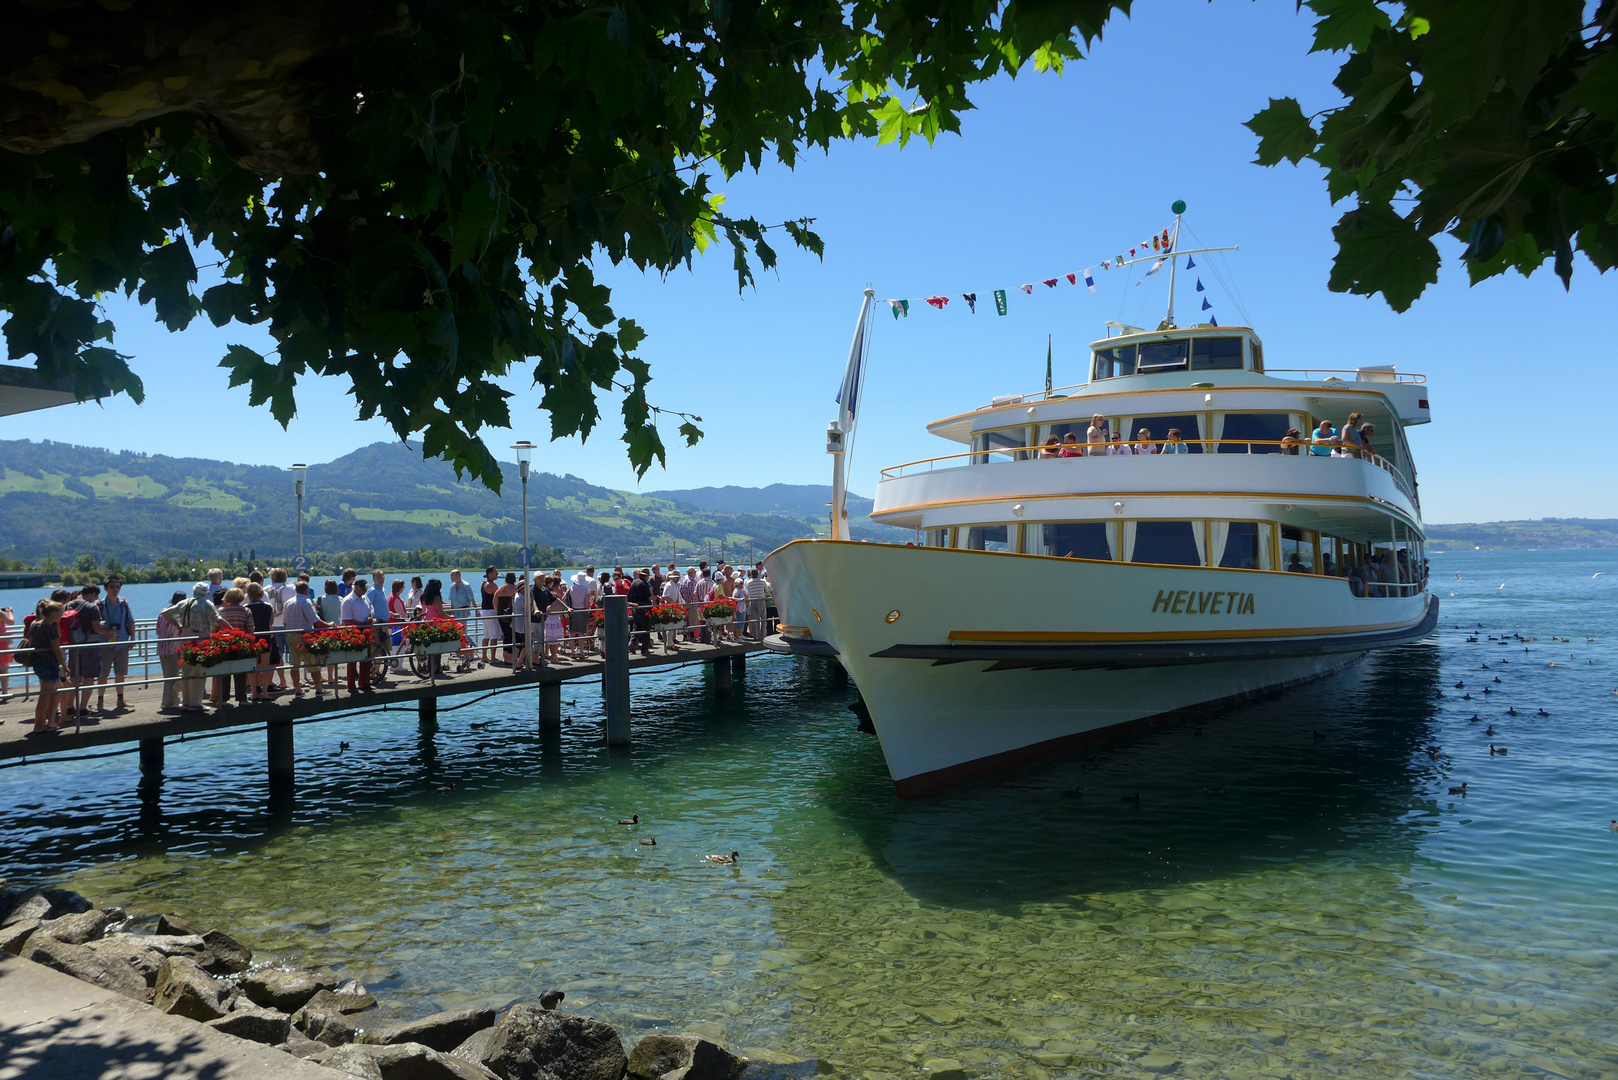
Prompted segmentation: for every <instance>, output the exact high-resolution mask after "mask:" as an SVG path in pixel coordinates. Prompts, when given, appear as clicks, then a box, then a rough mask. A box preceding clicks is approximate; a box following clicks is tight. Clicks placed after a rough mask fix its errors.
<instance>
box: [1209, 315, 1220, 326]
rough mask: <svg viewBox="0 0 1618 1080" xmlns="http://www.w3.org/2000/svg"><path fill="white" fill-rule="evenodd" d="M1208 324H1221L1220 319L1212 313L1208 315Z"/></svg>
mask: <svg viewBox="0 0 1618 1080" xmlns="http://www.w3.org/2000/svg"><path fill="white" fill-rule="evenodd" d="M1208 325H1209V326H1218V325H1219V320H1218V319H1216V318H1214V317H1213V316H1212V315H1210V316H1208Z"/></svg>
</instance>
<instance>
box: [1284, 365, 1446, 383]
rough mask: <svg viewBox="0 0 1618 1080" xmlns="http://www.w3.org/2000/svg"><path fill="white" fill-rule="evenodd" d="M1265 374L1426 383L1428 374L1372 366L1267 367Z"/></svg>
mask: <svg viewBox="0 0 1618 1080" xmlns="http://www.w3.org/2000/svg"><path fill="white" fill-rule="evenodd" d="M1261 374H1264V375H1287V376H1298V377H1299V378H1298V381H1300V382H1359V383H1367V382H1369V383H1425V382H1426V381H1427V376H1425V375H1423V374H1421V373H1420V372H1415V371H1381V370H1377V369H1372V368H1365V369H1363V370H1362V369H1360V368H1265V369H1264V371H1263V372H1261Z"/></svg>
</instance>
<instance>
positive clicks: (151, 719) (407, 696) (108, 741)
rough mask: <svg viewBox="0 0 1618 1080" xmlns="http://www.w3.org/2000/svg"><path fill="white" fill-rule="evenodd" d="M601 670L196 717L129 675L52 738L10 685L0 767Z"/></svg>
mask: <svg viewBox="0 0 1618 1080" xmlns="http://www.w3.org/2000/svg"><path fill="white" fill-rule="evenodd" d="M763 651H764V646H762V645H759V644H756V643H753V642H746V643H727V644H724V645H692V644H682V645H681V646H680V648H679V651H678V652H672V653H671V652H666V651H664V649H663V648H662V647H661V646H658V647H654V648H653V649H652V653H651V655H650V656H641V655H639V654H638V653H631V654H630V657H629V668H630V672H631V673H632V674H633V673H634V672H637V671H645V670H658V669H667V668H672V667H676V666H679V665H682V664H691V663H698V662H709V661H715V660H729V659H731V658H732V657H737V656H748V655H751V654H753V653H757V652H763ZM446 659H450V658H448V657H446ZM605 667H606V665H605V663H604V662H603V661H602V660H601V659H599V658H596V659H592V660H578V661H573V660H563V661H560V662H558V663H555V664H551V665H548V666H545V667H541V668H540V669H539V670H538V671H531V672H530V671H523V672H519V673H517V674H515V675H514V674H512V673H511V670H510V669H509V668H504V667H486V668H482V669H477V668H474V669H473V670H472V671H470V672H468V673H467V674H465V675H457V676H454V677H453V678H448V679H440V680H439V681H438V683H437V684H436V685H435V684H433V683H430V682H428V681H427V680H425V679H417V678H415V677H414V676H411V675H404V676H400V675H394V676H391V677H390V681H389V686H388V688H387V689H385V690H378V691H375V692H373V693H370V694H356V695H352V696H351V695H349V693H348V692H347V691H346V690H345V691H343V692H342V693H341V694H339V695H336V696H333V695H332V693H331V692H330V690H328V691H327V694H326V696H325V697H324V698H320V699H316V698H315V697H313V696H306V697H302V698H295V697H292V696H291V695H283V696H281V697H279V698H277V699H276V700H275V701H273V702H271V703H269V704H247V705H235V704H232V705H226V706H222V707H220V708H212V707H210V708H209V709H208V710H207V711H206V712H204V713H200V714H198V713H185V714H182V713H163V712H159V711H158V705H159V704H160V703H161V701H162V687H161V685H160V684H158V683H157V682H155V681H154V682H153V683H152V684H151V685H150V686H148V687H146V688H144V689H143V688H142V686H141V679H140V677H139V676H135V677H131V678H130V679H128V680H127V681H126V682H125V683H124V699H125V701H126V703H127V704H128V705H129V706H130V709H129V711H127V712H123V713H118V714H115V715H108V716H100V717H90V718H89V720H88V722H86V723H85V724H83V725H82V726H80V727H79V728H78V729H77V730H75V729H74V727H73V726H72V725H71V724H69V725H68V726H67V727H64V728H62V730H61V731H59V732H57V733H56V734H54V735H39V736H33V735H30V734H29V732H30V731H32V729H33V726H34V721H33V716H34V702H35V699H34V698H32V697H30V698H29V699H28V700H26V701H24V700H23V697H22V693H21V690H20V686H21V681H22V680H21V679H18V678H14V679H13V680H12V686H13V694H12V699H11V701H9V702H7V703H6V704H4V705H0V760H4V759H8V758H22V757H43V756H46V755H49V754H60V753H65V752H69V751H75V750H86V749H90V748H94V747H102V746H111V745H116V744H118V743H128V742H136V741H139V740H141V739H155V738H176V737H180V736H184V735H190V734H195V733H198V732H204V731H218V730H220V729H222V728H232V727H244V728H245V727H252V726H255V725H258V724H263V723H265V722H267V721H270V720H306V719H308V718H310V717H318V716H321V715H324V714H333V717H334V719H335V717H336V715H337V714H341V713H345V712H350V711H354V710H358V709H369V708H372V707H374V706H377V705H390V704H391V705H397V704H407V703H410V702H414V701H419V700H421V699H422V698H432V697H438V698H443V697H451V696H454V697H459V696H461V695H465V694H478V693H484V692H486V691H489V690H505V689H511V688H514V687H520V686H532V687H534V688H535V689H536V690H537V689H538V687H540V686H542V685H544V684H547V683H564V682H573V681H576V680H580V679H590V678H600V677H601V675H602V673H603V672H604V670H605ZM342 675H343V671H342V668H341V667H339V669H338V681H339V683H340V684H341V683H342ZM154 676H155V669H154ZM115 700H117V692H116V691H115V690H114V689H113V686H112V684H111V683H110V682H109V683H108V684H107V702H108V704H109V705H110V704H111V703H112V702H114V701H115ZM94 703H95V696H94V694H92V695H91V704H92V705H94Z"/></svg>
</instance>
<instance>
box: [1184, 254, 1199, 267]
mask: <svg viewBox="0 0 1618 1080" xmlns="http://www.w3.org/2000/svg"><path fill="white" fill-rule="evenodd" d="M1196 265H1197V263H1196V260H1195V259H1193V258H1191V256H1189V255H1187V256H1186V257H1185V268H1186V269H1187V270H1190V269H1191V268H1192V267H1194V266H1196Z"/></svg>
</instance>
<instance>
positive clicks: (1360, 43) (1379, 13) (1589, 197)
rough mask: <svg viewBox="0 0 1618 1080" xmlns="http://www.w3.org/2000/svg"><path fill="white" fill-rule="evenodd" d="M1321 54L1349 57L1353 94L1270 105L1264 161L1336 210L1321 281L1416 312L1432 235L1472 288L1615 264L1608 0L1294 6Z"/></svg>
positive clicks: (1566, 278) (1616, 93)
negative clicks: (1294, 172)
mask: <svg viewBox="0 0 1618 1080" xmlns="http://www.w3.org/2000/svg"><path fill="white" fill-rule="evenodd" d="M1299 6H1300V10H1301V9H1302V8H1303V7H1307V8H1308V9H1310V11H1311V12H1312V13H1313V14H1314V15H1315V16H1316V17H1317V19H1316V23H1315V40H1314V51H1330V52H1343V53H1346V59H1345V60H1344V61H1343V64H1342V67H1341V68H1340V69H1339V71H1338V74H1337V78H1336V80H1335V85H1336V87H1337V89H1338V90H1339V91H1341V93H1342V96H1343V98H1344V99H1346V100H1345V101H1344V102H1343V103H1342V104H1340V105H1336V106H1334V107H1331V108H1328V109H1325V110H1323V111H1322V112H1319V113H1316V114H1314V115H1313V116H1308V115H1305V113H1304V111H1303V108H1302V106H1300V105H1299V104H1298V102H1297V101H1296V100H1295V99H1293V98H1281V99H1271V101H1270V104H1269V106H1268V107H1267V108H1265V109H1264V110H1263V111H1261V112H1259V113H1258V114H1257V115H1256V116H1254V117H1253V118H1252V120H1250V121H1248V125H1247V126H1248V127H1249V128H1251V129H1252V130H1253V132H1254V133H1255V134H1257V135H1258V136H1259V149H1258V163H1259V164H1261V165H1275V164H1277V163H1279V162H1281V161H1290V162H1292V163H1294V164H1297V163H1298V162H1300V161H1302V160H1303V159H1305V158H1308V159H1310V160H1312V161H1315V162H1317V163H1318V164H1320V165H1321V166H1323V167H1324V168H1325V170H1326V186H1327V189H1328V191H1329V192H1330V195H1331V198H1332V201H1333V202H1337V201H1340V200H1345V199H1347V200H1350V201H1351V205H1350V207H1349V208H1348V209H1347V210H1346V212H1345V213H1344V214H1343V216H1342V218H1341V219H1340V220H1339V222H1338V224H1337V226H1336V228H1335V229H1334V234H1335V236H1336V239H1337V245H1338V253H1337V258H1336V261H1335V262H1334V264H1333V266H1332V271H1331V279H1330V286H1331V288H1332V289H1334V290H1336V291H1338V292H1353V293H1361V294H1364V295H1375V294H1377V293H1380V294H1382V296H1383V297H1384V298H1386V300H1387V302H1388V303H1389V304H1390V305H1391V306H1392V307H1393V308H1394V309H1395V310H1397V311H1404V310H1405V309H1407V308H1409V307H1410V305H1411V304H1412V303H1413V302H1414V301H1415V299H1416V298H1417V297H1418V296H1420V295H1421V293H1422V291H1423V290H1424V289H1425V288H1426V287H1427V286H1428V285H1430V284H1432V283H1433V282H1435V281H1437V280H1438V266H1439V251H1438V247H1437V245H1436V244H1435V243H1434V238H1435V237H1437V236H1438V235H1439V234H1441V233H1448V234H1450V235H1451V236H1454V237H1456V238H1457V239H1458V240H1460V241H1461V243H1463V244H1464V245H1465V250H1464V252H1463V254H1462V256H1461V257H1462V259H1463V260H1464V262H1465V264H1466V267H1467V270H1468V272H1469V274H1470V276H1471V280H1472V282H1473V283H1474V284H1476V283H1477V282H1479V281H1482V280H1484V279H1486V278H1489V277H1493V276H1495V275H1497V274H1502V273H1504V272H1505V271H1506V270H1508V269H1514V270H1517V271H1518V272H1520V273H1522V274H1523V275H1525V276H1526V275H1528V274H1530V273H1532V272H1533V271H1534V270H1535V269H1537V268H1538V267H1540V266H1542V265H1543V264H1544V263H1545V262H1546V261H1547V260H1549V261H1550V262H1551V263H1552V266H1553V269H1554V272H1555V273H1556V275H1557V276H1558V277H1559V278H1561V280H1562V283H1563V285H1564V286H1569V285H1570V284H1571V281H1572V277H1573V252H1574V251H1575V250H1578V251H1581V252H1583V253H1584V255H1585V256H1586V257H1587V258H1588V259H1589V260H1590V261H1591V262H1592V263H1593V264H1595V266H1596V267H1597V268H1598V269H1599V270H1601V271H1602V272H1605V271H1607V270H1608V269H1610V268H1611V267H1612V266H1613V264H1614V262H1615V260H1618V197H1615V196H1618V188H1615V186H1614V174H1615V172H1618V48H1615V42H1618V0H1600V2H1599V3H1595V4H1591V3H1588V2H1586V0H1406V2H1405V3H1403V4H1390V3H1375V2H1373V0H1301V3H1300V5H1299Z"/></svg>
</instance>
